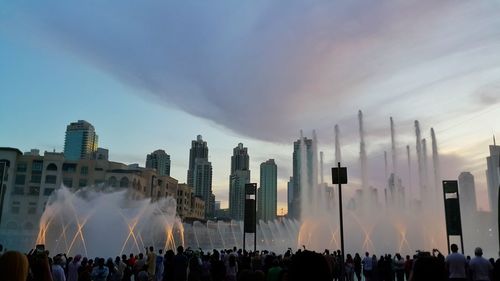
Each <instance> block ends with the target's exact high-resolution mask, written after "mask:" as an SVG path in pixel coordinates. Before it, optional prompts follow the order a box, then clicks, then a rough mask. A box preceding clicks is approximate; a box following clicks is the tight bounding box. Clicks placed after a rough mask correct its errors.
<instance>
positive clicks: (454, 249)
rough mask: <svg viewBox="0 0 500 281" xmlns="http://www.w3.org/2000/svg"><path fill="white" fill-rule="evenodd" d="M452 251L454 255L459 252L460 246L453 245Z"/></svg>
mask: <svg viewBox="0 0 500 281" xmlns="http://www.w3.org/2000/svg"><path fill="white" fill-rule="evenodd" d="M450 250H451V252H452V253H456V252H458V246H457V244H451V246H450Z"/></svg>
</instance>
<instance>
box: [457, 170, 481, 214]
mask: <svg viewBox="0 0 500 281" xmlns="http://www.w3.org/2000/svg"><path fill="white" fill-rule="evenodd" d="M458 192H459V194H460V210H461V211H462V217H463V218H466V217H471V216H472V215H474V213H476V212H477V203H476V187H475V185H474V176H473V175H472V174H471V173H470V172H462V173H460V175H459V176H458Z"/></svg>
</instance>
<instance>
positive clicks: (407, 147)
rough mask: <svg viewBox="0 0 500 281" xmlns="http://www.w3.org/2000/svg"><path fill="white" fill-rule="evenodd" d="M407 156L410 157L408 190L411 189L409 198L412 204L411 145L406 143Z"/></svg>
mask: <svg viewBox="0 0 500 281" xmlns="http://www.w3.org/2000/svg"><path fill="white" fill-rule="evenodd" d="M406 157H407V158H408V190H409V192H408V193H409V194H408V199H409V201H410V205H411V200H412V198H413V197H412V196H413V195H412V188H411V186H412V183H411V154H410V146H409V145H406Z"/></svg>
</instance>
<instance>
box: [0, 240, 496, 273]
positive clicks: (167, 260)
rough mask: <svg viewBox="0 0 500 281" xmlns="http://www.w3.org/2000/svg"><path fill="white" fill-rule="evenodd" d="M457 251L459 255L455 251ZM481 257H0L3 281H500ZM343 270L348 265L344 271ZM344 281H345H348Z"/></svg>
mask: <svg viewBox="0 0 500 281" xmlns="http://www.w3.org/2000/svg"><path fill="white" fill-rule="evenodd" d="M452 249H453V248H452ZM478 249H479V250H481V249H480V248H477V249H476V252H475V255H474V257H473V258H470V257H467V258H466V257H464V256H462V255H461V254H459V253H456V248H455V249H453V250H455V253H452V254H451V255H449V256H448V257H445V256H443V255H442V254H441V253H439V251H437V250H434V251H433V252H432V253H430V252H417V254H416V255H414V256H412V257H410V256H408V255H407V256H406V257H402V256H401V255H400V254H395V255H394V256H391V255H390V254H387V255H382V256H376V255H370V254H369V253H364V254H363V255H359V254H358V253H356V254H355V255H354V256H351V255H350V254H347V256H346V257H345V262H344V263H342V256H341V252H340V251H335V252H333V253H330V252H329V251H328V250H325V251H324V252H323V253H317V252H313V251H308V250H298V251H296V252H293V251H292V250H291V249H289V250H288V251H286V252H285V253H284V254H276V253H272V252H268V251H261V252H259V251H256V252H251V251H250V252H247V251H243V250H241V249H236V248H233V249H226V250H220V251H218V250H213V251H212V252H203V251H201V250H200V251H198V250H192V249H190V248H188V249H186V250H184V248H183V247H182V246H181V247H178V249H177V252H176V253H175V252H174V251H173V250H167V251H166V252H163V251H162V250H158V251H155V249H153V247H150V248H148V249H145V253H139V254H137V255H135V254H133V253H132V254H129V255H122V256H121V257H120V256H117V257H115V258H107V259H104V258H101V257H95V258H87V257H82V256H81V255H76V256H74V257H68V256H66V255H65V254H57V255H55V256H51V255H50V253H49V252H48V251H44V250H42V249H38V250H33V251H31V252H30V253H28V254H22V253H19V252H15V251H9V252H5V253H3V255H2V256H1V257H0V280H6V281H11V280H12V281H26V280H28V281H31V280H34V281H38V280H40V281H66V280H67V281H170V280H174V281H186V280H188V281H198V280H199V281H233V280H242V281H246V280H267V281H282V280H283V281H285V280H292V281H293V280H307V281H313V280H330V281H331V280H348V281H354V280H356V281H361V280H367V281H405V280H411V281H420V280H422V281H428V280H430V281H432V280H443V281H444V280H464V281H465V280H467V281H469V280H470V281H476V280H484V281H489V280H495V281H496V280H498V281H500V259H497V260H494V259H489V260H486V259H485V258H483V257H482V250H481V251H479V250H478ZM342 264H343V265H342ZM342 277H343V278H342Z"/></svg>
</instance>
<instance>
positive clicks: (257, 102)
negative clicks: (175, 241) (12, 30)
mask: <svg viewBox="0 0 500 281" xmlns="http://www.w3.org/2000/svg"><path fill="white" fill-rule="evenodd" d="M495 5H496V4H495V1H483V2H481V3H477V2H457V1H438V2H436V1H430V0H429V1H421V0H419V1H417V0H414V1H272V2H269V1H249V2H241V1H211V2H207V3H202V2H186V1H142V2H140V3H139V2H134V1H117V2H113V1H104V2H103V1H84V2H79V3H66V2H62V1H61V2H60V1H44V3H40V4H33V5H29V7H19V8H18V9H19V14H20V15H22V16H20V19H21V20H23V21H24V22H25V23H26V24H29V23H31V24H32V27H31V28H32V29H35V30H36V32H37V34H39V36H40V38H43V39H42V40H47V41H50V43H51V44H53V45H54V46H56V47H58V48H61V50H64V51H68V52H70V53H73V54H76V55H77V56H80V57H81V58H82V60H83V61H85V62H87V63H90V64H93V65H95V66H97V67H99V68H101V69H104V70H106V71H108V72H109V73H110V74H112V75H114V76H115V77H116V78H117V79H119V80H121V81H122V82H123V83H125V84H128V85H131V86H133V87H138V88H140V89H144V90H146V91H140V92H141V93H143V92H148V93H149V94H150V96H148V97H145V98H154V99H155V101H160V102H161V103H163V104H165V105H166V106H171V107H176V108H180V109H182V110H184V111H186V112H188V113H190V114H193V115H196V116H199V117H202V118H206V119H209V120H212V121H214V122H216V123H217V124H220V125H222V126H224V127H226V128H229V129H231V130H233V131H235V132H237V133H239V134H240V135H244V136H249V137H253V138H257V139H262V140H267V141H287V142H288V141H289V140H290V139H291V138H293V137H294V136H295V135H296V132H297V130H298V129H300V128H312V127H316V128H327V127H329V126H333V122H334V121H332V119H333V117H334V118H335V120H344V119H349V116H352V115H355V114H356V111H357V109H358V108H360V107H361V108H366V109H367V110H368V111H370V110H371V111H376V110H379V109H380V108H381V107H382V106H383V108H384V109H385V110H386V111H388V112H396V113H397V112H399V114H408V115H417V114H422V115H426V112H425V111H422V110H420V109H423V108H424V107H425V104H422V105H420V104H413V105H411V106H408V105H406V106H408V107H406V108H399V107H400V106H401V103H404V102H406V101H407V100H408V99H409V98H412V97H413V98H415V96H416V97H420V96H425V95H424V94H425V93H427V91H428V90H429V89H428V88H429V87H431V86H432V87H434V86H436V84H437V85H442V84H446V85H448V84H453V83H456V81H457V80H460V79H463V78H464V77H467V76H470V75H473V74H474V73H482V72H485V71H491V70H492V69H495V68H498V65H499V64H500V55H498V51H497V50H498V48H499V47H500V45H499V42H500V39H498V38H500V12H499V11H500V10H499V9H498V7H496V6H495ZM478 75H479V74H478ZM445 94H446V95H448V94H449V93H443V95H445ZM432 98H433V96H432V95H431V97H427V101H429V102H432ZM484 98H486V99H488V98H491V95H487V96H485V97H484ZM484 98H483V99H484ZM384 118H387V116H385V117H384ZM410 119H411V118H410ZM384 120H385V119H384Z"/></svg>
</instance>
